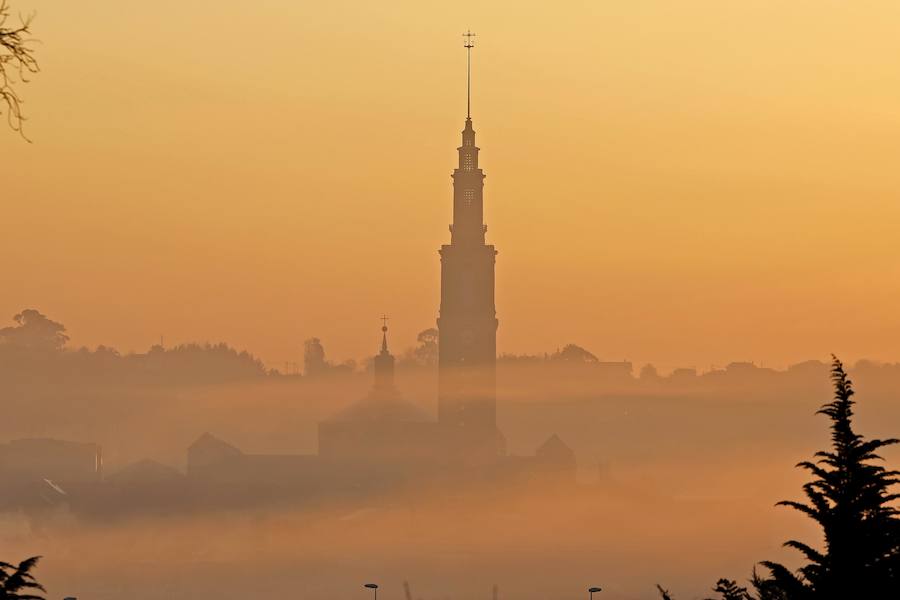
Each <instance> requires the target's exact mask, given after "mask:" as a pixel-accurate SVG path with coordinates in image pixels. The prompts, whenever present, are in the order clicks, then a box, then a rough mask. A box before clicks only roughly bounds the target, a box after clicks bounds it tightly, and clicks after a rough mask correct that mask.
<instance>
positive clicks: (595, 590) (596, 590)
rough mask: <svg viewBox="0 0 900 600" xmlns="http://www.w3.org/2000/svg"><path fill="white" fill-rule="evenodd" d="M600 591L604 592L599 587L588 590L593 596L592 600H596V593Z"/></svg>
mask: <svg viewBox="0 0 900 600" xmlns="http://www.w3.org/2000/svg"><path fill="white" fill-rule="evenodd" d="M600 591H602V590H601V589H600V588H598V587H592V588H588V593H589V594H590V595H591V600H594V592H600Z"/></svg>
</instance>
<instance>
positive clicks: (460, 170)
mask: <svg viewBox="0 0 900 600" xmlns="http://www.w3.org/2000/svg"><path fill="white" fill-rule="evenodd" d="M469 39H471V38H469ZM466 48H467V51H468V53H469V56H468V65H469V69H468V72H469V80H468V85H467V88H468V89H469V90H471V49H472V45H471V44H470V43H467V44H466ZM470 98H471V94H469V100H468V102H467V104H468V106H469V108H468V109H467V113H466V120H465V126H464V128H463V131H462V145H461V146H460V147H459V148H458V153H459V163H458V165H457V167H456V169H454V171H453V222H452V224H451V225H450V243H449V244H445V245H443V246H441V249H440V260H441V299H440V308H439V316H438V319H437V326H438V332H439V337H438V403H437V404H438V407H437V409H438V410H437V420H434V419H433V418H429V416H428V415H426V414H424V413H423V412H422V411H421V410H420V409H419V408H417V407H416V406H415V405H414V404H412V403H410V402H408V401H407V400H405V399H404V398H403V396H402V394H401V392H400V390H399V389H398V386H397V384H396V382H395V379H394V362H395V361H394V356H393V355H392V354H391V353H390V350H389V349H388V338H387V334H388V328H387V326H386V325H384V326H383V327H382V338H381V348H380V350H379V352H378V353H377V354H376V355H375V357H374V360H373V365H374V369H373V381H372V387H371V389H370V391H369V393H368V394H367V395H366V396H365V397H364V398H362V399H361V400H359V401H358V402H356V403H354V404H351V405H350V406H349V407H348V408H346V409H345V410H343V411H341V412H339V413H337V414H335V415H333V416H332V417H330V418H328V419H326V420H324V421H322V422H321V423H319V426H318V451H317V453H316V454H294V455H267V454H250V453H246V452H244V451H243V450H242V449H240V448H238V447H237V446H234V445H232V444H230V443H228V442H226V441H224V440H222V439H220V438H217V437H216V436H214V435H212V434H210V433H204V434H202V435H201V436H200V437H199V438H198V439H197V440H196V441H195V442H194V443H193V444H191V445H190V447H189V448H188V449H187V468H186V472H185V476H181V473H180V472H179V471H177V470H175V469H172V468H169V467H166V466H165V465H160V464H159V463H155V462H153V461H146V460H145V461H139V462H138V463H135V464H133V465H130V466H128V467H126V468H124V469H122V470H121V471H120V472H119V473H118V474H113V475H112V476H111V477H108V478H105V479H102V478H101V471H100V465H101V462H100V449H99V447H97V446H95V445H92V444H88V445H83V444H82V445H79V444H72V443H69V442H58V441H55V440H39V441H38V440H32V441H18V442H14V443H12V444H10V445H8V446H6V447H4V446H0V474H3V473H4V472H9V473H13V472H14V473H21V474H22V478H23V480H26V481H29V482H37V483H41V482H42V481H44V480H46V482H45V483H46V484H51V485H55V484H53V483H52V481H50V479H51V478H52V479H60V478H62V479H63V480H66V478H70V479H75V480H77V481H79V482H84V481H88V482H91V483H93V484H95V485H93V486H92V487H88V488H85V487H84V486H81V487H77V488H72V489H73V490H75V491H76V492H77V493H76V494H69V493H67V491H66V490H63V489H61V488H60V489H59V491H60V493H61V494H62V495H65V496H67V498H69V501H73V502H76V503H80V504H78V507H79V508H80V509H82V510H84V511H86V512H91V513H93V514H109V511H112V510H116V509H118V510H123V509H124V510H127V509H128V507H129V506H130V507H137V509H144V508H153V507H156V508H162V507H165V508H166V509H176V508H199V507H209V506H217V507H222V506H227V507H240V506H252V505H258V504H260V503H284V502H302V501H307V500H311V499H315V498H322V497H333V496H335V495H339V496H347V495H353V494H361V493H368V492H372V491H376V492H377V491H381V490H388V489H396V488H404V487H417V486H418V488H419V489H421V487H422V485H423V484H427V485H429V486H432V488H436V489H438V490H441V491H444V492H446V491H447V490H450V489H458V488H459V484H461V483H462V484H472V485H495V484H500V483H510V482H512V483H530V482H537V483H539V484H541V485H547V484H560V483H573V482H574V481H575V469H576V461H575V454H574V452H573V451H572V450H571V448H569V447H568V446H567V445H566V444H565V443H564V442H563V441H562V440H561V439H560V438H559V437H558V436H557V435H555V434H553V435H551V436H549V438H548V439H547V441H546V442H544V443H543V444H542V445H541V446H540V447H539V448H538V449H537V450H536V453H535V454H534V455H533V456H509V455H507V453H506V443H505V439H504V437H503V435H502V434H501V433H500V431H499V429H498V426H497V398H496V363H497V326H498V320H497V313H496V307H495V304H494V266H495V257H496V255H497V252H496V250H495V249H494V246H492V245H489V244H487V243H486V241H485V235H486V232H487V226H486V225H485V224H484V201H483V199H484V196H483V191H484V178H485V175H484V172H483V171H482V169H481V168H480V167H479V164H478V158H479V157H478V153H479V148H478V147H477V146H476V145H475V130H474V128H473V125H472V117H471V100H470ZM316 343H318V342H317V341H316ZM320 358H322V357H320ZM628 368H629V370H630V364H629V365H628ZM48 475H50V476H51V477H48ZM451 484H452V485H451ZM3 500H4V498H3V494H0V506H2V505H3V504H4V502H3ZM7 500H8V499H7ZM12 502H13V503H15V502H16V500H15V499H13V500H12ZM7 503H9V500H8V502H7Z"/></svg>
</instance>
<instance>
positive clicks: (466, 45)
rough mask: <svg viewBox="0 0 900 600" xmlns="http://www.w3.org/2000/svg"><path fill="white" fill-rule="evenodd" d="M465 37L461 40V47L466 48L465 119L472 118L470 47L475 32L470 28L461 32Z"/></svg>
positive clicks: (473, 44) (472, 46) (471, 46)
mask: <svg viewBox="0 0 900 600" xmlns="http://www.w3.org/2000/svg"><path fill="white" fill-rule="evenodd" d="M463 37H464V38H466V39H465V41H464V42H463V48H465V49H466V119H471V118H472V48H474V47H475V40H474V39H472V38H474V37H475V34H474V33H472V31H471V30H468V29H467V30H466V32H465V33H464V34H463Z"/></svg>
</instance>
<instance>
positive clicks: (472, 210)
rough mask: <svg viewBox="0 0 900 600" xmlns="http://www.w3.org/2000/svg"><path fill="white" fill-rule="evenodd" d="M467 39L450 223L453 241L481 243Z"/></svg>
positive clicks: (470, 43)
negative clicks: (463, 117)
mask: <svg viewBox="0 0 900 600" xmlns="http://www.w3.org/2000/svg"><path fill="white" fill-rule="evenodd" d="M463 36H464V37H465V38H466V42H465V44H464V47H465V48H466V123H465V127H464V128H463V131H462V146H460V147H459V148H457V151H458V152H459V164H458V165H457V168H456V169H455V170H454V171H453V224H452V225H451V226H450V233H451V243H452V244H481V245H483V244H484V234H485V232H486V231H487V226H486V225H484V206H483V202H482V190H483V188H484V177H485V175H484V172H483V171H482V170H481V169H479V168H478V150H479V148H478V146H476V145H475V129H473V128H472V48H474V47H475V43H474V42H473V41H472V38H473V37H475V34H474V33H472V32H471V31H469V32H466V33H464V34H463Z"/></svg>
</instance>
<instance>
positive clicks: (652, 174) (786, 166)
mask: <svg viewBox="0 0 900 600" xmlns="http://www.w3.org/2000/svg"><path fill="white" fill-rule="evenodd" d="M16 9H17V10H21V11H22V12H25V13H27V12H29V11H31V10H32V9H34V10H36V11H37V13H38V18H37V20H36V22H35V24H34V29H35V32H36V36H37V37H39V38H40V39H41V40H42V42H43V44H42V46H40V47H39V54H38V56H39V59H40V63H41V66H42V68H43V72H42V73H41V74H40V75H39V76H38V77H37V78H35V80H34V81H33V82H32V83H31V84H29V85H28V86H27V87H24V88H22V92H23V96H24V97H25V99H26V104H25V110H26V113H27V115H28V117H29V118H30V120H29V121H28V123H27V124H26V126H27V132H28V134H29V136H30V137H31V138H32V139H33V140H34V144H32V145H27V144H25V143H24V142H23V141H22V140H21V139H19V138H18V137H17V136H16V135H14V134H12V133H10V132H5V133H3V134H2V135H0V155H2V163H0V164H2V167H0V180H2V182H3V188H2V189H3V191H2V194H0V214H2V218H3V223H4V230H3V235H2V236H0V257H2V271H3V285H2V293H0V323H2V324H3V325H5V324H7V323H8V320H9V317H11V316H12V315H13V314H15V313H17V312H18V311H20V310H21V309H23V308H27V307H34V308H38V309H40V310H42V311H43V312H44V313H46V314H48V315H49V316H51V317H52V318H54V319H56V320H59V321H61V322H63V323H65V324H66V325H67V326H68V327H69V330H70V333H71V335H72V341H73V343H74V344H76V345H81V344H84V345H90V346H93V345H96V344H98V343H105V344H109V345H113V346H116V347H118V348H119V349H121V350H122V351H128V350H131V349H133V350H141V351H143V350H145V349H146V348H147V347H148V346H149V345H150V344H151V343H153V342H155V341H156V340H158V339H159V336H160V335H161V334H163V335H165V336H166V340H167V342H168V341H171V342H179V341H188V340H201V341H202V340H207V339H209V340H219V339H222V340H225V341H228V342H229V343H231V344H233V345H235V346H237V347H240V348H247V349H249V350H251V351H253V352H255V353H257V354H259V355H260V356H261V357H262V358H263V359H264V360H266V361H267V362H268V363H269V364H273V365H278V364H281V363H282V361H285V360H297V359H298V356H299V354H300V352H301V343H302V340H303V339H304V338H306V337H309V336H312V335H317V336H319V337H321V338H322V339H323V340H324V341H325V343H326V347H327V349H328V352H329V354H330V355H331V356H333V357H335V358H344V357H351V356H352V357H361V356H364V355H367V354H369V353H371V351H372V349H373V347H374V346H375V344H376V343H377V340H376V338H375V336H376V334H377V324H378V321H377V317H378V316H379V315H380V314H381V313H382V312H383V311H388V312H389V313H390V314H391V315H392V316H393V317H394V319H393V321H392V329H393V331H394V332H396V333H395V338H394V339H395V340H397V342H396V343H397V345H398V346H403V345H404V343H406V344H408V345H412V344H413V341H414V336H415V333H416V332H417V331H419V330H420V329H424V328H425V327H429V326H433V323H434V318H435V316H436V311H437V306H438V292H439V290H438V273H439V271H438V269H439V263H438V256H437V249H438V247H439V245H440V244H442V243H446V242H447V240H448V232H447V228H446V226H447V223H448V222H449V219H450V216H449V211H450V190H451V188H450V180H449V173H450V171H451V169H452V168H453V165H454V160H455V147H456V145H457V144H458V139H459V130H460V129H461V128H462V124H463V117H464V111H465V96H464V92H465V80H464V75H465V54H464V52H463V50H462V47H461V46H462V40H461V38H460V37H459V34H460V33H461V32H462V31H464V30H465V29H466V28H467V27H471V28H472V29H473V30H474V31H476V32H477V33H478V36H479V37H478V40H479V46H478V48H477V53H476V55H475V84H474V99H473V118H474V121H475V128H476V129H477V131H478V136H479V138H478V141H479V145H480V146H481V147H482V149H483V152H482V166H483V167H484V169H485V172H486V173H487V176H488V177H487V180H486V186H487V187H486V191H485V202H486V212H487V217H486V218H487V222H488V225H489V230H488V237H489V243H494V244H496V246H497V248H498V250H499V252H500V254H499V256H498V263H497V304H498V311H499V318H500V330H499V337H498V340H499V341H498V345H499V350H500V351H501V352H542V351H544V350H553V349H555V348H556V347H558V346H560V345H562V344H564V343H566V342H569V341H572V342H577V343H579V344H582V345H584V346H587V347H589V348H590V349H592V350H593V351H594V352H595V353H596V354H598V355H599V356H600V357H601V358H603V359H616V360H617V359H621V358H623V357H627V358H629V359H630V360H633V361H635V362H636V363H641V362H645V361H652V362H654V363H656V364H657V365H660V366H662V367H671V366H680V365H693V366H697V367H701V368H706V367H707V366H708V365H709V364H710V363H716V364H724V363H726V362H728V361H730V360H756V361H763V362H764V363H767V364H772V365H783V364H787V363H789V362H792V361H798V360H802V359H806V358H811V357H815V358H823V357H824V356H825V355H826V354H827V352H829V351H834V352H838V353H839V354H841V356H843V357H844V358H845V360H848V361H852V360H854V359H855V358H858V357H862V356H867V357H871V358H876V359H890V360H896V359H898V358H900V341H898V340H900V335H898V334H900V316H898V314H900V313H898V311H897V306H898V303H900V277H898V275H900V270H898V269H900V268H898V266H897V265H898V261H897V248H896V240H897V238H898V233H900V232H898V223H900V202H897V191H898V189H900V170H898V169H897V168H896V164H895V163H896V157H897V155H898V153H900V135H898V134H900V119H898V109H897V107H898V106H900V75H898V72H897V68H896V56H897V55H898V53H900V39H898V38H897V36H896V31H895V24H896V22H897V20H898V18H900V6H898V5H897V4H896V3H895V2H888V1H878V2H866V3H822V2H813V1H797V2H790V3H785V2H777V1H765V2H753V3H722V2H715V1H713V0H698V1H696V2H689V3H673V2H669V1H664V0H656V1H649V0H646V1H645V0H640V1H629V2H617V3H607V2H587V3H571V5H570V4H568V3H564V4H560V3H555V4H549V5H548V4H546V3H521V2H520V3H515V4H510V3H505V2H504V3H501V2H490V3H484V2H483V3H479V4H478V5H477V6H474V5H473V6H472V7H469V8H468V9H467V10H466V11H460V10H459V5H457V4H452V3H449V4H446V3H445V4H441V5H438V4H431V3H428V4H423V3H422V2H412V1H407V0H404V1H398V2H391V3H368V2H346V1H338V2H328V3H296V2H265V3H254V4H253V7H252V10H251V9H250V8H249V6H248V5H246V4H240V3H209V2H198V1H184V0H182V1H179V2H171V1H167V2H155V3H143V4H140V3H139V4H134V3H124V4H123V3H121V2H114V1H112V0H96V1H94V2H90V3H86V4H85V3H78V2H58V1H54V2H51V1H49V0H18V1H17V2H16ZM367 332H372V333H371V335H370V334H369V333H367Z"/></svg>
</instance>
